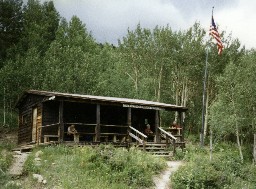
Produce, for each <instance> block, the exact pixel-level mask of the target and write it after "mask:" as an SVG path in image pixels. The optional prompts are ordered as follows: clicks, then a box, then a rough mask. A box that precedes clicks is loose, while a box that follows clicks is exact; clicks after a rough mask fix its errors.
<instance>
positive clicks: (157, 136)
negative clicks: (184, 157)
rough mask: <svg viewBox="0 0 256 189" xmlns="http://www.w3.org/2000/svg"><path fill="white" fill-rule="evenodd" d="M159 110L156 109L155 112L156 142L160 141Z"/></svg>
mask: <svg viewBox="0 0 256 189" xmlns="http://www.w3.org/2000/svg"><path fill="white" fill-rule="evenodd" d="M158 128H159V110H156V112H155V135H156V141H155V142H157V143H159V142H160V136H159V130H158Z"/></svg>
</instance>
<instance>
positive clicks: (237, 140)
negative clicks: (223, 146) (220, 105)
mask: <svg viewBox="0 0 256 189" xmlns="http://www.w3.org/2000/svg"><path fill="white" fill-rule="evenodd" d="M231 94H232V104H233V108H234V114H235V125H236V142H237V147H238V150H239V154H240V159H241V162H243V161H244V157H243V152H242V146H241V143H240V137H239V128H238V121H237V113H236V107H235V101H234V94H233V92H231Z"/></svg>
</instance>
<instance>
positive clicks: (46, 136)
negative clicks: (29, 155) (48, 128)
mask: <svg viewBox="0 0 256 189" xmlns="http://www.w3.org/2000/svg"><path fill="white" fill-rule="evenodd" d="M50 138H59V135H44V143H46V142H49V139H50Z"/></svg>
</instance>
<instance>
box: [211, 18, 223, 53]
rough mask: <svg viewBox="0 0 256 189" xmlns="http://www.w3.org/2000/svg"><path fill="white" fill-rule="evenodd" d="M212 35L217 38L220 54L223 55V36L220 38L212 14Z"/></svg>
mask: <svg viewBox="0 0 256 189" xmlns="http://www.w3.org/2000/svg"><path fill="white" fill-rule="evenodd" d="M210 35H212V36H213V38H214V39H216V41H217V48H218V54H219V55H221V53H222V50H223V48H224V46H223V44H222V41H221V38H220V34H219V32H218V30H217V27H216V24H215V22H214V19H213V16H212V25H211V27H210Z"/></svg>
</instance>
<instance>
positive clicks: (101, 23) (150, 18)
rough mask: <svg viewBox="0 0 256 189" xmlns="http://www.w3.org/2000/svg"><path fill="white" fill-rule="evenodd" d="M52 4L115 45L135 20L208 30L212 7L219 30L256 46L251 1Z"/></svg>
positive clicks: (67, 0)
mask: <svg viewBox="0 0 256 189" xmlns="http://www.w3.org/2000/svg"><path fill="white" fill-rule="evenodd" d="M42 1H43V0H42ZM54 3H55V6H56V8H57V10H58V11H59V12H60V14H61V16H63V17H66V18H67V19H68V20H69V19H70V18H71V17H72V15H77V16H78V17H79V18H80V19H81V20H82V21H83V22H84V23H85V24H86V27H87V29H88V30H89V31H92V34H93V36H94V37H95V38H96V39H97V41H99V42H105V41H107V42H110V43H114V44H115V43H116V42H117V40H118V39H121V38H122V37H123V36H125V35H126V34H127V29H128V28H130V29H131V30H133V29H135V27H136V26H137V24H138V23H140V24H141V26H142V27H145V28H150V29H153V28H154V27H156V26H157V25H158V26H166V25H167V24H169V25H170V27H171V28H172V29H173V30H179V29H187V28H189V27H191V26H192V25H193V24H194V23H195V22H196V21H197V22H200V23H201V26H202V27H203V28H204V29H206V30H208V29H209V26H210V19H211V10H212V6H215V10H214V18H215V21H216V22H217V24H218V25H219V30H220V31H222V30H226V31H227V33H230V32H232V36H233V37H234V38H239V40H240V41H241V42H242V44H245V45H246V48H251V47H255V46H256V35H255V34H254V33H255V32H256V26H255V24H254V22H255V20H256V11H255V10H254V9H255V7H256V1H254V0H211V1H206V0H181V1H179V0H72V1H71V0H55V1H54Z"/></svg>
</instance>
